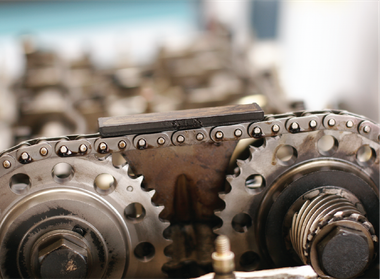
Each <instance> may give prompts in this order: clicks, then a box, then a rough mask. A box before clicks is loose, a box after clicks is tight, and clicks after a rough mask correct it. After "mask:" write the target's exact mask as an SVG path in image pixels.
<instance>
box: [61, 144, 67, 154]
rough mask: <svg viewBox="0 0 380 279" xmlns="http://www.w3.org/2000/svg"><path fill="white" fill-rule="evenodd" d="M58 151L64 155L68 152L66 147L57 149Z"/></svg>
mask: <svg viewBox="0 0 380 279" xmlns="http://www.w3.org/2000/svg"><path fill="white" fill-rule="evenodd" d="M59 151H60V152H61V153H62V154H66V153H67V152H68V151H69V149H67V147H66V146H65V145H62V146H61V148H60V149H59Z"/></svg>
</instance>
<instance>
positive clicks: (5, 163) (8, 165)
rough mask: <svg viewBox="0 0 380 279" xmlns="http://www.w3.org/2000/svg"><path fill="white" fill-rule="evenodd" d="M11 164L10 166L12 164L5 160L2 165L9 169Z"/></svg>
mask: <svg viewBox="0 0 380 279" xmlns="http://www.w3.org/2000/svg"><path fill="white" fill-rule="evenodd" d="M11 166H12V164H11V162H10V161H8V160H5V161H4V162H3V167H4V168H5V169H9V168H10V167H11Z"/></svg>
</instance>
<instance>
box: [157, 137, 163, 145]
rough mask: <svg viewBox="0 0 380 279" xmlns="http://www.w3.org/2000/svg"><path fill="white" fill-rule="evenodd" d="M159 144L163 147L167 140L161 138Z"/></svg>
mask: <svg viewBox="0 0 380 279" xmlns="http://www.w3.org/2000/svg"><path fill="white" fill-rule="evenodd" d="M157 143H158V144H159V145H163V144H165V139H164V138H163V137H159V138H158V139H157Z"/></svg>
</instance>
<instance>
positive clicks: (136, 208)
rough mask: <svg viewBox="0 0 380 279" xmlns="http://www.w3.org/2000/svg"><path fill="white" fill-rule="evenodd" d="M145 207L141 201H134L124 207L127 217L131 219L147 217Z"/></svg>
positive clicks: (139, 219)
mask: <svg viewBox="0 0 380 279" xmlns="http://www.w3.org/2000/svg"><path fill="white" fill-rule="evenodd" d="M145 213H146V212H145V208H144V207H143V206H142V204H141V203H138V202H134V203H131V204H130V205H128V206H127V207H126V208H125V209H124V214H125V217H126V218H127V219H128V220H131V221H137V222H139V221H141V220H142V219H144V217H145Z"/></svg>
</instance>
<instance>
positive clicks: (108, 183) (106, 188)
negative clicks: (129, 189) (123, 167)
mask: <svg viewBox="0 0 380 279" xmlns="http://www.w3.org/2000/svg"><path fill="white" fill-rule="evenodd" d="M94 187H95V190H96V191H97V192H98V193H99V194H101V195H108V194H110V193H112V192H113V190H114V189H115V187H116V180H115V178H114V177H113V176H112V175H110V174H108V173H102V174H99V175H98V176H97V177H96V178H95V181H94Z"/></svg>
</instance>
